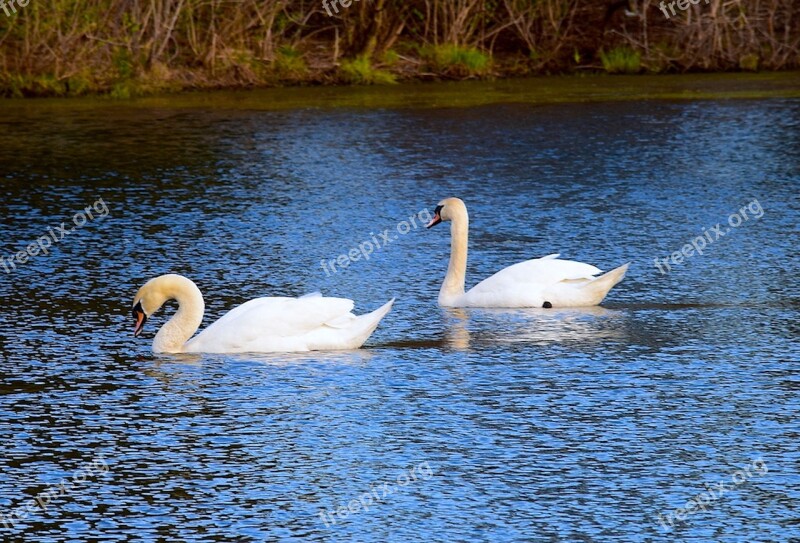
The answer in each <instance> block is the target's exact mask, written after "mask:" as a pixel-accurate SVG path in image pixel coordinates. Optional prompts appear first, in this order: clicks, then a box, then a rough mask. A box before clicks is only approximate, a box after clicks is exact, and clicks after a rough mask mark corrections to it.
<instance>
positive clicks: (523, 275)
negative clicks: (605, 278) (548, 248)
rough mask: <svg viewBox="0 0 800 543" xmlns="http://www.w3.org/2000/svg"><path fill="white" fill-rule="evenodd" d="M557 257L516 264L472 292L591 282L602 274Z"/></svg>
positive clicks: (592, 268)
mask: <svg viewBox="0 0 800 543" xmlns="http://www.w3.org/2000/svg"><path fill="white" fill-rule="evenodd" d="M557 256H558V255H549V256H546V257H544V258H537V259H534V260H526V261H525V262H520V263H519V264H514V265H512V266H509V267H507V268H505V269H502V270H500V271H499V272H497V273H496V274H494V275H492V276H490V277H487V278H486V279H484V280H483V281H481V282H480V283H478V284H477V285H475V287H474V288H473V289H472V290H476V291H478V292H480V291H482V290H484V289H489V290H495V289H496V288H497V287H514V286H521V285H523V284H526V283H535V284H537V285H542V286H548V285H553V284H555V283H559V282H561V281H569V280H576V279H587V280H591V279H592V278H593V277H594V276H595V275H597V274H598V273H602V271H601V270H600V269H599V268H596V267H595V266H592V265H591V264H584V263H583V262H575V261H573V260H558V259H557V258H556V257H557Z"/></svg>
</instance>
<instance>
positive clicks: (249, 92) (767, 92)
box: [0, 71, 800, 111]
mask: <svg viewBox="0 0 800 543" xmlns="http://www.w3.org/2000/svg"><path fill="white" fill-rule="evenodd" d="M734 99H738V100H742V99H800V72H797V71H777V72H760V73H737V72H733V73H732V72H718V73H697V74H663V75H650V74H645V75H607V74H574V75H550V76H534V77H512V78H506V79H491V80H467V81H433V82H430V81H409V82H403V83H399V84H394V85H385V86H383V85H315V86H311V85H304V86H282V87H249V88H243V87H232V88H220V89H199V90H182V91H178V92H165V93H153V94H149V95H144V96H136V97H131V98H126V99H119V98H112V97H110V96H109V95H101V94H90V95H83V96H69V97H52V96H50V97H38V98H35V99H30V98H5V99H1V100H0V109H4V108H20V107H22V108H25V107H26V106H34V107H39V106H41V107H59V106H69V107H75V108H78V109H80V108H83V107H88V108H96V107H98V106H99V107H115V106H127V107H134V108H139V107H141V108H148V107H166V108H176V109H180V108H189V109H192V108H211V109H217V108H222V109H240V110H241V109H254V110H275V111H279V110H289V109H298V108H311V109H314V108H319V109H329V108H382V107H383V108H393V109H405V108H437V107H480V106H485V105H491V104H503V103H508V104H514V103H515V104H534V105H535V104H542V105H544V104H563V103H589V102H605V101H607V102H619V101H629V100H630V101H641V100H674V101H686V100H734Z"/></svg>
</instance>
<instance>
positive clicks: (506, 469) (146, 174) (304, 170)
mask: <svg viewBox="0 0 800 543" xmlns="http://www.w3.org/2000/svg"><path fill="white" fill-rule="evenodd" d="M687 81H690V80H687ZM540 84H541V83H538V82H537V83H536V85H540ZM519 85H523V86H524V84H523V83H519ZM689 86H691V85H689ZM434 89H438V90H436V91H435V92H436V93H438V95H443V96H447V92H450V93H455V94H451V96H452V97H453V100H451V101H448V100H444V102H443V103H442V104H440V105H449V106H450V107H431V104H430V103H425V104H423V103H415V102H413V101H412V102H411V103H406V104H405V105H403V106H402V107H400V105H399V104H395V105H394V106H393V105H384V106H381V107H355V104H352V107H318V106H315V107H311V108H296V107H295V108H281V109H277V110H275V109H274V108H270V107H267V106H264V107H256V106H255V105H253V104H255V103H256V102H258V100H259V96H261V97H262V99H263V97H264V96H266V95H259V94H258V93H256V94H254V95H250V96H248V98H247V100H248V101H249V102H247V103H249V104H251V105H252V107H239V106H232V105H230V103H228V102H227V101H222V103H221V104H214V103H213V100H212V103H206V104H202V103H198V104H193V105H192V107H180V108H174V107H170V105H169V101H162V102H153V103H150V104H147V103H145V104H142V103H138V104H134V105H130V106H129V105H124V104H103V105H102V106H101V107H86V104H85V103H84V102H81V103H80V104H79V105H76V106H75V107H66V106H58V107H54V106H53V105H52V103H51V102H42V103H41V104H40V105H36V103H33V104H31V103H26V105H25V107H4V108H3V109H2V117H0V124H2V130H1V131H0V149H1V150H2V151H0V153H2V154H0V157H2V161H1V162H0V179H2V180H1V181H0V183H1V185H0V190H2V196H3V197H2V200H0V209H2V245H1V246H0V247H2V250H1V251H0V255H3V256H5V257H6V261H8V257H10V256H12V255H13V254H14V253H16V252H17V251H20V250H24V249H25V247H26V246H27V245H28V244H29V243H31V242H34V241H35V240H36V239H37V238H38V237H39V236H43V235H46V234H47V233H48V230H49V229H50V228H53V229H55V228H56V227H57V226H59V225H61V223H62V222H67V223H68V224H67V226H68V227H72V226H74V224H73V223H72V219H73V216H74V214H75V213H77V212H79V211H81V210H84V211H85V209H86V207H87V206H92V205H93V204H95V203H96V202H98V199H102V201H103V204H104V205H105V206H107V214H105V215H104V216H101V214H100V212H98V211H97V209H100V210H101V211H102V209H103V207H102V206H100V205H99V204H98V207H97V208H90V210H94V211H93V215H95V217H94V219H92V220H88V221H87V223H86V224H85V225H83V226H81V227H78V228H75V230H74V231H72V232H70V233H69V234H68V235H66V236H65V237H64V239H63V240H60V241H59V242H58V243H54V244H53V247H52V248H51V249H50V251H49V254H48V255H42V254H39V255H37V256H33V257H31V258H30V259H29V260H28V261H27V262H25V263H24V264H17V267H16V269H13V270H11V272H10V273H6V272H5V271H4V270H3V269H2V267H0V295H1V296H2V304H3V307H2V311H0V340H2V345H0V355H2V357H1V358H0V442H2V443H3V454H2V458H1V459H0V513H2V514H4V515H5V517H4V518H7V517H8V516H9V515H10V514H12V513H13V512H14V511H18V508H19V507H24V506H25V505H27V504H28V503H30V500H31V498H32V497H35V496H37V495H41V494H42V493H45V492H48V491H50V490H52V489H58V488H59V486H58V485H59V483H60V482H61V481H62V479H65V480H66V481H67V483H68V485H67V486H66V487H65V488H67V490H68V491H67V492H64V493H61V495H58V496H55V497H53V499H52V500H51V502H50V503H49V504H48V505H47V508H46V510H45V511H42V510H41V509H34V510H33V512H32V513H31V514H29V515H28V516H27V518H25V519H24V520H19V519H17V520H16V522H13V523H11V521H8V522H9V523H10V524H8V525H7V526H5V527H4V526H3V525H2V520H3V519H2V518H0V533H2V538H3V540H4V541H36V542H48V543H49V542H67V541H109V542H110V541H193V542H194V541H196V542H200V541H220V542H222V541H243V542H256V541H398V542H399V541H464V542H473V541H474V542H483V541H498V542H501V541H502V542H506V541H542V542H555V541H570V542H571V541H587V542H590V541H591V542H593V541H597V542H611V541H613V542H657V541H658V542H660V541H664V542H667V541H689V542H697V543H700V542H703V543H705V542H708V541H721V542H744V541H747V542H765V543H766V542H776V541H794V542H797V541H800V536H798V533H800V516H799V513H798V498H800V492H798V489H799V488H800V446H799V445H798V442H799V441H798V439H799V438H800V431H799V428H800V427H798V424H797V411H798V407H799V406H800V402H798V396H797V395H798V391H799V390H800V374H799V373H798V369H797V363H798V360H799V359H800V356H798V355H799V354H800V349H799V348H798V342H797V339H798V329H799V328H800V326H798V317H800V311H799V310H800V298H799V297H798V279H797V269H798V267H799V266H800V257H798V251H797V246H798V242H799V241H800V239H798V230H797V224H798V217H800V214H799V213H798V207H799V204H798V196H797V195H798V188H799V187H800V155H798V152H797V151H798V149H800V101H798V100H797V99H796V98H792V97H787V98H772V99H759V100H755V99H753V100H750V99H740V100H723V99H714V100H702V101H695V100H680V101H673V100H634V101H624V102H618V101H606V100H603V99H602V97H598V98H597V99H595V100H591V101H588V102H585V103H566V104H560V103H546V101H538V102H532V103H513V102H515V101H514V100H504V99H500V100H495V102H497V103H487V104H482V105H470V107H454V106H453V103H456V102H454V101H455V100H456V98H455V96H456V95H457V93H458V92H459V91H458V90H457V88H451V87H446V89H445V90H442V88H440V87H434ZM540 90H541V89H540ZM336 92H340V91H336ZM353 92H359V91H356V90H353ZM370 92H372V91H370ZM391 92H395V93H396V92H400V91H397V90H392V91H391ZM530 92H532V93H533V92H534V91H533V90H531V91H530ZM537 92H539V91H537ZM554 92H555V91H554ZM556 94H557V93H556ZM204 99H207V98H204ZM287 100H288V98H287ZM520 101H521V100H520ZM447 196H459V197H461V198H463V199H464V200H465V201H466V203H467V205H468V206H469V210H470V217H471V230H470V250H471V252H470V259H469V268H468V279H467V281H468V286H469V285H472V284H474V283H476V282H477V281H478V280H480V279H482V278H484V277H486V276H488V275H489V274H491V273H493V272H495V271H497V270H498V269H501V268H502V267H504V266H506V265H509V264H512V263H514V262H517V261H520V260H523V259H527V258H534V257H538V256H544V255H547V254H550V253H555V252H559V253H561V255H562V257H563V258H569V259H575V260H580V261H584V262H589V263H592V264H595V265H597V266H599V267H600V268H602V269H605V270H608V269H611V268H613V267H615V266H618V265H620V264H622V263H624V262H628V261H630V262H631V263H632V264H631V269H630V272H629V274H628V277H627V278H626V279H625V280H624V281H623V282H622V283H621V284H620V285H618V286H617V287H616V288H615V289H614V290H613V291H612V292H611V294H610V295H609V297H608V298H607V300H606V302H605V303H604V304H603V307H600V308H591V309H583V310H575V309H573V310H558V309H554V310H543V309H531V310H507V311H506V310H496V309H495V310H479V309H470V310H445V309H441V308H438V307H437V305H436V295H437V292H438V288H439V285H440V283H441V280H442V278H443V277H444V273H445V269H446V266H447V257H448V251H449V234H448V231H447V228H446V227H444V226H439V227H437V228H435V229H431V230H429V231H425V230H423V229H422V228H421V227H416V228H415V227H413V226H412V223H411V221H410V218H411V217H412V216H415V215H418V214H420V212H423V213H424V212H425V210H432V209H433V207H434V206H435V205H436V203H437V202H438V201H439V200H440V199H442V198H444V197H447ZM756 203H757V204H758V205H757V206H756V205H755V204H756ZM748 205H752V206H753V207H752V208H751V209H752V210H756V211H757V210H758V209H759V208H760V209H761V214H760V216H758V217H756V215H758V213H754V212H752V211H749V212H748V219H747V220H744V221H743V222H742V223H741V224H740V225H739V226H738V227H736V228H732V227H731V226H730V223H729V222H728V221H729V217H730V215H731V214H738V213H740V210H741V209H742V207H743V206H748ZM746 209H747V208H746ZM402 221H407V222H408V228H407V230H408V232H407V233H401V232H402V231H404V230H406V227H403V226H400V225H401V224H402ZM735 221H736V220H735V219H734V222H735ZM416 222H417V223H419V222H420V221H419V219H417V221H416ZM718 223H719V224H720V225H721V228H722V229H723V230H725V229H726V228H729V229H730V230H729V231H728V232H727V233H726V234H725V235H724V236H723V237H721V238H720V239H715V240H714V241H713V242H709V243H708V246H707V247H705V249H704V252H703V254H702V255H698V254H694V255H693V256H691V257H688V258H686V259H685V260H684V261H683V262H682V263H681V264H675V263H672V264H671V271H669V272H668V273H663V274H662V273H661V272H659V269H658V268H657V267H656V265H655V262H654V260H655V259H656V258H661V259H663V258H665V257H669V256H670V255H671V254H672V253H674V252H676V251H681V249H682V247H683V246H684V245H685V244H687V243H690V242H691V241H692V240H693V239H694V238H695V237H697V236H699V235H703V233H704V232H705V231H706V229H711V228H712V227H714V226H715V225H717V224H718ZM387 229H388V230H389V232H388V234H389V235H390V236H391V238H392V241H391V243H389V244H387V245H386V246H385V247H383V248H381V249H380V250H378V251H375V252H374V253H373V254H372V255H371V257H370V259H369V260H368V261H365V260H363V259H361V260H359V261H357V262H353V263H352V264H350V265H349V266H348V267H347V268H346V269H343V270H340V271H338V272H337V273H326V271H325V270H324V269H323V266H322V265H321V262H322V261H323V260H327V261H329V260H331V259H335V258H336V257H337V256H338V255H340V254H345V253H347V252H348V251H349V250H350V249H352V248H354V247H357V246H358V244H359V243H361V242H364V241H366V240H370V239H372V236H373V235H375V236H378V235H379V233H380V232H383V231H384V230H387ZM168 272H176V273H181V274H183V275H186V276H188V277H190V278H192V279H193V280H194V281H195V282H196V283H197V284H198V285H199V287H200V288H201V290H202V291H203V293H204V295H205V298H206V304H207V314H206V319H205V321H204V325H205V324H208V323H209V322H211V321H213V319H216V318H217V317H219V316H221V315H222V314H223V313H224V311H225V310H227V309H229V308H231V307H233V306H235V305H237V304H239V303H242V302H244V301H246V300H248V299H251V298H253V297H257V296H263V295H302V294H305V293H308V292H313V291H316V290H320V291H322V292H323V293H325V294H327V295H336V296H345V297H351V298H353V299H355V300H356V311H357V312H365V311H369V310H372V309H374V308H376V307H378V306H379V305H380V304H382V303H383V302H385V301H386V300H387V299H389V298H392V297H396V298H397V302H396V305H395V308H394V310H393V311H392V312H391V313H390V314H389V315H388V316H387V317H386V319H385V320H384V321H383V323H382V324H381V326H380V327H379V328H378V330H377V331H376V332H375V334H374V335H373V336H372V338H370V340H369V341H368V343H367V345H366V347H365V348H364V349H362V350H359V351H353V352H341V353H305V354H294V355H235V356H226V355H209V356H155V355H153V354H151V352H150V341H151V339H152V336H153V334H154V333H155V331H156V330H157V328H158V327H159V326H160V325H161V324H163V323H164V322H165V320H166V318H168V316H169V314H171V312H172V311H174V306H169V307H167V308H166V309H165V311H163V312H162V313H160V314H158V315H157V316H155V317H153V318H152V319H151V320H150V321H149V322H148V326H147V331H146V333H145V334H144V336H145V337H142V338H139V339H134V338H133V336H132V329H133V322H132V318H131V316H130V303H131V300H132V298H133V295H134V294H135V292H136V290H137V289H138V287H139V286H141V284H142V283H144V282H145V281H146V280H147V279H149V278H151V277H154V276H156V275H159V274H162V273H168ZM93 462H94V463H93ZM103 466H105V467H106V468H107V469H100V468H101V467H103ZM744 468H747V469H748V470H749V471H741V472H740V471H739V470H743V469H744ZM757 468H758V469H757ZM78 471H81V473H83V475H84V476H85V481H83V482H72V483H70V481H72V478H73V476H74V475H75V473H76V472H78ZM737 473H741V474H743V475H738V476H737V475H736V474H737ZM734 478H735V479H736V480H737V481H740V484H738V485H737V484H734V483H733V479H734ZM406 482H407V484H404V485H401V483H406ZM719 483H724V484H726V485H727V486H728V487H729V489H728V490H727V491H726V492H725V493H724V494H723V495H722V496H715V497H714V499H713V500H712V499H709V500H707V501H708V502H709V503H708V505H707V506H705V507H704V510H699V511H693V512H691V513H690V514H689V515H688V516H686V517H685V518H684V520H683V521H679V520H677V519H676V518H675V513H676V509H678V508H683V507H685V505H686V502H687V501H688V500H690V499H691V498H693V497H695V496H697V495H699V494H701V493H702V492H704V491H706V488H707V487H714V486H715V485H718V484H719ZM384 484H385V485H384ZM387 488H388V490H390V491H391V492H390V493H389V492H387ZM706 492H707V491H706ZM57 493H58V492H57ZM384 493H386V495H384ZM369 494H372V496H379V498H376V499H375V500H374V501H373V503H371V504H370V503H369V501H368V499H367V498H365V497H364V496H365V495H369ZM359 498H362V501H363V502H364V503H365V504H366V505H367V506H368V507H369V510H368V511H364V510H363V507H362V506H360V505H359ZM348 506H350V507H352V508H353V510H354V511H355V510H357V512H353V513H350V512H347V511H346V510H345V509H344V508H347V507H348ZM337 510H338V511H339V513H340V514H339V515H337V514H336V511H337ZM321 511H324V512H326V513H330V514H334V515H335V516H334V517H333V519H334V520H335V524H333V523H332V522H330V519H331V517H327V516H326V517H325V519H326V520H329V522H327V524H326V522H324V521H323V518H322V517H321V516H320V512H321ZM670 514H672V515H673V516H672V526H670V525H669V522H668V519H669V515H670ZM659 515H661V517H659Z"/></svg>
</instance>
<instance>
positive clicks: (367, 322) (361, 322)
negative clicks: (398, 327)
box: [350, 298, 394, 349]
mask: <svg viewBox="0 0 800 543" xmlns="http://www.w3.org/2000/svg"><path fill="white" fill-rule="evenodd" d="M392 304H394V298H392V299H391V300H389V301H388V302H386V303H385V304H383V305H382V306H380V307H379V308H378V309H376V310H375V311H373V312H372V313H367V314H366V315H360V316H359V317H358V318H356V322H355V323H353V325H352V327H351V328H350V329H351V331H352V332H353V334H352V338H353V343H354V345H353V347H352V348H353V349H358V348H359V347H361V346H362V345H363V344H364V342H365V341H367V339H368V338H369V336H371V335H372V332H374V331H375V329H376V328H377V327H378V323H380V322H381V319H383V317H385V316H386V314H387V313H388V312H389V310H390V309H392Z"/></svg>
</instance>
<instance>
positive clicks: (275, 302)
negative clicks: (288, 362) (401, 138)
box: [186, 296, 356, 352]
mask: <svg viewBox="0 0 800 543" xmlns="http://www.w3.org/2000/svg"><path fill="white" fill-rule="evenodd" d="M353 305H354V304H353V300H348V299H346V298H325V297H322V296H306V297H302V298H277V297H274V298H256V299H254V300H250V301H249V302H246V303H244V304H242V305H240V306H239V307H236V308H234V309H232V310H231V311H229V312H228V313H226V314H225V315H223V316H222V317H221V318H220V319H219V320H218V321H216V322H214V323H213V324H211V325H210V326H209V327H208V328H206V329H205V330H203V331H202V332H201V333H200V334H198V335H197V337H195V338H194V339H192V340H190V341H189V342H188V343H187V346H186V347H187V349H190V350H192V351H209V352H210V351H221V350H228V351H233V350H237V349H246V347H247V345H251V344H254V343H255V342H260V341H264V340H265V339H266V338H302V336H304V335H305V334H307V333H309V332H311V331H313V330H316V329H318V328H320V327H323V326H330V327H332V328H339V327H343V326H345V325H346V324H345V323H348V322H350V321H351V320H352V319H355V318H356V317H355V315H353V314H352V313H351V311H352V309H353Z"/></svg>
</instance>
